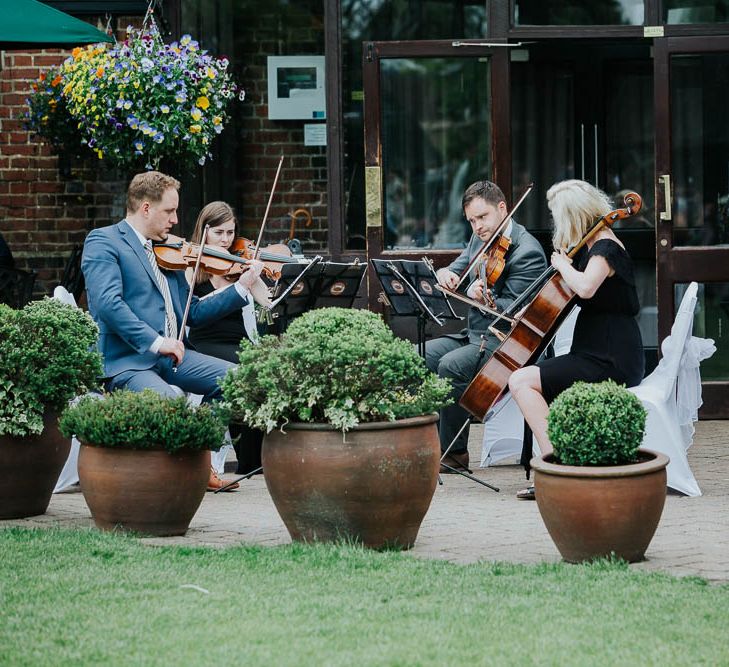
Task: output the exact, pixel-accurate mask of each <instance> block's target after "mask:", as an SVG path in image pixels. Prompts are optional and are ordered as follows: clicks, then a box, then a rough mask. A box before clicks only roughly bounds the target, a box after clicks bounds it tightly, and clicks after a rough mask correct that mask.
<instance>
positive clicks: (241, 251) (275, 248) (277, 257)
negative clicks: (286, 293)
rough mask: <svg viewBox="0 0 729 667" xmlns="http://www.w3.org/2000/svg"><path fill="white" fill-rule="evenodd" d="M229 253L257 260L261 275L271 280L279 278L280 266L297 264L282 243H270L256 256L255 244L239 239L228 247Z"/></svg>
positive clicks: (248, 240) (245, 239)
mask: <svg viewBox="0 0 729 667" xmlns="http://www.w3.org/2000/svg"><path fill="white" fill-rule="evenodd" d="M230 253H231V254H233V255H235V256H236V257H242V258H243V259H247V260H250V259H258V260H260V261H261V262H263V271H262V273H263V274H264V275H265V276H266V277H267V278H270V279H271V280H278V279H279V278H280V277H281V265H283V264H292V263H298V260H297V259H294V257H293V256H292V253H291V250H290V249H289V247H288V246H287V245H285V244H284V243H272V244H271V245H267V246H266V247H265V248H261V249H260V250H259V251H258V254H257V255H256V244H255V243H254V242H253V241H251V240H250V239H247V238H244V237H242V236H241V237H239V238H237V239H235V241H233V245H231V246H230Z"/></svg>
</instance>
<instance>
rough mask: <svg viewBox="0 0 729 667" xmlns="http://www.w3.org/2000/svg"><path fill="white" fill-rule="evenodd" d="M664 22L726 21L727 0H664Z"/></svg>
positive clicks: (727, 15) (728, 7)
mask: <svg viewBox="0 0 729 667" xmlns="http://www.w3.org/2000/svg"><path fill="white" fill-rule="evenodd" d="M663 20H664V21H665V22H666V23H726V22H727V21H729V0H714V1H713V2H712V1H711V0H664V4H663Z"/></svg>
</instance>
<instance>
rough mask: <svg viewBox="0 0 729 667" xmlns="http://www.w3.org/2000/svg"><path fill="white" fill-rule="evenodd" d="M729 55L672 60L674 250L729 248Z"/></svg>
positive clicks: (721, 54) (678, 56) (682, 56)
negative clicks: (713, 247)
mask: <svg viewBox="0 0 729 667" xmlns="http://www.w3.org/2000/svg"><path fill="white" fill-rule="evenodd" d="M727 91H729V54H727V53H716V54H714V53H712V54H692V55H676V56H673V57H672V58H671V128H672V132H671V175H672V177H673V178H672V180H673V224H672V230H673V245H674V246H709V245H711V246H715V245H727V244H729V123H727V117H726V112H727V108H728V105H727V103H728V102H729V99H728V98H729V95H728V94H727Z"/></svg>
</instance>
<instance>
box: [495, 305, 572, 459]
mask: <svg viewBox="0 0 729 667" xmlns="http://www.w3.org/2000/svg"><path fill="white" fill-rule="evenodd" d="M579 312H580V309H579V307H576V308H574V309H573V310H572V312H571V313H570V314H569V315H568V316H567V317H566V318H565V320H564V322H562V324H561V325H560V327H559V329H558V330H557V333H556V334H555V336H554V341H553V345H554V354H555V356H560V355H562V354H567V352H569V351H570V347H571V346H572V335H573V334H574V331H575V323H576V321H577V314H578V313H579ZM484 424H485V428H484V433H483V445H482V447H481V467H482V468H486V467H487V466H490V465H493V464H494V463H497V462H499V461H501V460H503V459H508V458H512V459H513V460H514V461H515V462H518V461H519V458H520V457H521V448H522V443H523V440H524V417H522V415H521V410H520V409H519V406H518V405H517V404H516V401H514V399H513V398H512V397H511V394H509V393H506V394H505V395H504V396H503V397H502V398H501V400H499V401H498V402H497V403H496V405H494V407H493V408H491V410H489V412H488V413H487V414H486V417H485V419H484ZM538 453H539V450H538V449H537V445H536V441H535V444H534V454H535V455H536V454H538Z"/></svg>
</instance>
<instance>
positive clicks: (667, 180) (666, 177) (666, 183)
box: [658, 174, 671, 220]
mask: <svg viewBox="0 0 729 667" xmlns="http://www.w3.org/2000/svg"><path fill="white" fill-rule="evenodd" d="M658 182H659V183H661V182H662V183H663V205H664V206H665V210H663V211H661V215H660V218H661V220H670V219H671V175H670V174H661V175H660V176H659V177H658Z"/></svg>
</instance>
